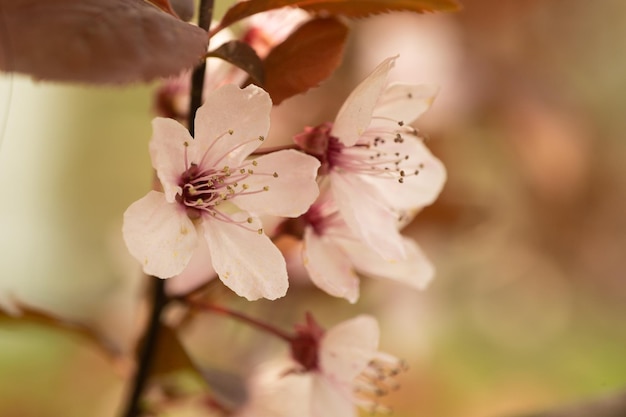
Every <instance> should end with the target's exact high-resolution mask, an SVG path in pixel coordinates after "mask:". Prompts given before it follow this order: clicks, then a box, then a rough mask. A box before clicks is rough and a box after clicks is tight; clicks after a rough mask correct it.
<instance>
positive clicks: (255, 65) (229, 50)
mask: <svg viewBox="0 0 626 417" xmlns="http://www.w3.org/2000/svg"><path fill="white" fill-rule="evenodd" d="M207 56H210V57H216V58H222V59H223V60H224V61H227V62H230V63H231V64H233V65H235V66H236V67H238V68H241V69H242V70H244V71H245V72H247V73H248V74H249V75H250V77H252V79H253V80H254V82H255V83H256V84H259V85H263V83H264V82H265V72H264V69H263V61H261V58H259V56H258V55H257V54H256V52H255V51H254V49H252V47H251V46H250V45H248V44H247V43H244V42H240V41H230V42H226V43H224V44H222V45H220V46H219V47H218V48H216V49H215V50H213V51H211V52H209V53H208V54H207Z"/></svg>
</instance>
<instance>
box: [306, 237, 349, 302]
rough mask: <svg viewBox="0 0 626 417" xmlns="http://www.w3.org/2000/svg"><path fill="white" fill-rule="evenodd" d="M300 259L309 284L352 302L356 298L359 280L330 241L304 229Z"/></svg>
mask: <svg viewBox="0 0 626 417" xmlns="http://www.w3.org/2000/svg"><path fill="white" fill-rule="evenodd" d="M302 258H303V260H304V267H305V268H306V270H307V272H308V273H309V277H310V278H311V281H313V283H314V284H315V285H316V286H317V287H318V288H320V289H322V290H324V291H326V292H327V293H328V294H330V295H333V296H335V297H342V298H345V299H346V300H348V301H349V302H351V303H355V302H356V301H357V300H358V299H359V278H358V277H357V276H356V274H355V273H354V270H353V268H352V262H351V261H350V259H349V258H348V257H347V255H346V254H345V253H344V252H343V251H342V249H341V248H340V247H339V246H337V245H336V244H335V243H333V241H332V240H331V239H330V238H328V237H323V236H322V237H320V236H317V235H316V234H315V232H314V231H313V228H312V227H307V228H306V230H305V231H304V246H303V248H302Z"/></svg>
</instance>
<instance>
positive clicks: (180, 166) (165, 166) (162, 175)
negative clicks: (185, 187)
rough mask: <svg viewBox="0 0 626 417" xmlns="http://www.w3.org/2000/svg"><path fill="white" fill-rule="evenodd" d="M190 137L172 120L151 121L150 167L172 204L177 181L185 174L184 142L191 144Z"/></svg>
mask: <svg viewBox="0 0 626 417" xmlns="http://www.w3.org/2000/svg"><path fill="white" fill-rule="evenodd" d="M191 140H192V139H191V135H190V134H189V132H188V131H187V128H185V127H184V126H183V125H181V124H180V123H178V122H177V121H176V120H173V119H165V118H162V117H157V118H155V119H154V120H152V139H151V140H150V145H149V148H150V157H151V158H152V167H153V168H154V169H155V170H156V172H157V176H158V177H159V180H160V181H161V185H162V186H163V191H164V192H165V197H166V199H167V201H169V202H170V203H173V202H174V201H175V197H176V194H178V193H179V192H180V186H179V185H178V181H179V180H180V176H181V174H182V173H183V172H185V169H186V168H187V167H185V142H186V143H190V142H191Z"/></svg>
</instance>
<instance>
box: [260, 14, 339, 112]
mask: <svg viewBox="0 0 626 417" xmlns="http://www.w3.org/2000/svg"><path fill="white" fill-rule="evenodd" d="M347 36H348V28H347V27H346V25H344V24H343V23H341V22H339V21H338V20H336V19H333V18H325V19H314V20H310V21H308V22H307V23H305V24H303V25H302V26H300V27H299V28H298V29H296V30H295V31H294V32H293V33H292V34H291V35H290V36H289V37H288V38H287V39H286V40H285V41H284V42H283V43H281V44H279V45H277V46H276V47H275V48H274V49H272V50H271V51H270V53H269V55H268V56H267V58H265V84H264V86H263V87H264V88H265V90H266V91H267V92H268V93H269V94H270V96H271V97H272V101H273V102H274V104H279V103H280V102H282V101H283V100H285V99H287V98H289V97H291V96H294V95H296V94H300V93H303V92H305V91H307V90H308V89H310V88H313V87H316V86H317V85H318V84H319V83H320V82H321V81H323V80H325V79H326V78H328V77H329V76H330V75H331V74H332V73H333V71H334V70H335V68H337V66H339V64H340V63H341V58H342V56H343V50H344V46H345V43H346V38H347Z"/></svg>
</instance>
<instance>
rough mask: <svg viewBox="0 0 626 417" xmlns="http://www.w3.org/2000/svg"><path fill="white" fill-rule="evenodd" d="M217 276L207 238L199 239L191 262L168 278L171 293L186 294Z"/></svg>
mask: <svg viewBox="0 0 626 417" xmlns="http://www.w3.org/2000/svg"><path fill="white" fill-rule="evenodd" d="M215 278H217V274H216V273H215V270H214V269H213V261H212V260H211V253H210V252H209V247H208V246H207V243H206V239H198V247H197V248H196V250H195V251H194V253H193V256H192V257H191V260H190V261H189V264H187V267H186V268H185V269H184V270H183V272H181V273H180V274H179V275H177V276H175V277H173V278H170V279H168V280H167V285H166V289H167V293H168V294H169V295H174V296H176V295H185V294H189V293H190V292H191V291H193V290H195V289H197V288H200V287H201V286H202V285H204V284H206V283H208V282H209V281H211V280H213V279H215Z"/></svg>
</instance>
